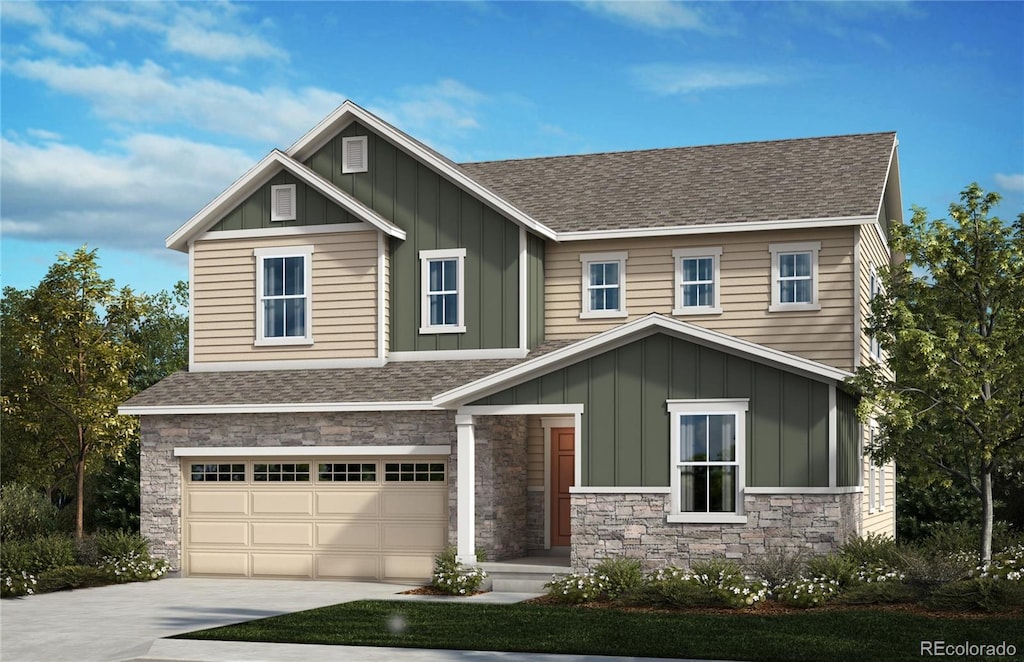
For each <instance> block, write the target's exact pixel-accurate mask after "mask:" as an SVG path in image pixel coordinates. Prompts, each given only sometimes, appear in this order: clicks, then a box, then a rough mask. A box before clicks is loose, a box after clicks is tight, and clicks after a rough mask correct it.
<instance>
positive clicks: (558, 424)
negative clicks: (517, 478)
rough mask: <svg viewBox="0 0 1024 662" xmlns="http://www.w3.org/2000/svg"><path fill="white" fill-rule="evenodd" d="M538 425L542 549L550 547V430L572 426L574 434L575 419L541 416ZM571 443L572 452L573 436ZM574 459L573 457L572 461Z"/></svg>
mask: <svg viewBox="0 0 1024 662" xmlns="http://www.w3.org/2000/svg"><path fill="white" fill-rule="evenodd" d="M540 427H541V430H542V432H541V434H542V435H543V439H544V486H543V487H542V488H541V489H542V490H543V491H544V549H551V445H552V444H551V431H552V430H553V429H554V428H573V435H575V434H576V431H575V427H576V419H575V418H567V417H564V416H542V417H541V419H540ZM572 443H573V453H575V452H576V451H577V450H579V443H578V442H577V441H576V440H575V438H574V439H573V442H572ZM575 460H576V458H575V457H574V458H573V462H574V463H575ZM574 473H575V472H574ZM573 487H576V486H575V485H574V486H573ZM573 487H570V488H569V492H570V493H572V490H573ZM527 491H529V488H527Z"/></svg>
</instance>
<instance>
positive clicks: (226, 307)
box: [192, 232, 377, 363]
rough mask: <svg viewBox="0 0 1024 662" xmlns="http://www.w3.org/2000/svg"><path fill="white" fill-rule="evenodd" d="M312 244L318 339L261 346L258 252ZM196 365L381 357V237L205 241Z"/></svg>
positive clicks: (198, 255) (198, 248)
mask: <svg viewBox="0 0 1024 662" xmlns="http://www.w3.org/2000/svg"><path fill="white" fill-rule="evenodd" d="M307 245H313V247H314V248H313V265H312V273H313V284H312V302H313V303H312V306H313V340H314V344H313V345H309V346H305V345H299V346H285V347H255V346H254V345H253V342H254V341H255V339H256V258H255V257H254V255H253V251H254V250H255V249H258V248H272V247H283V246H307ZM194 269H195V272H194V281H195V282H194V285H193V288H194V290H195V294H194V306H193V311H192V315H193V320H194V329H195V333H194V341H193V342H194V353H195V361H196V363H205V362H232V361H268V360H311V359H346V358H371V357H374V356H376V355H377V233H376V232H345V233H338V234H336V235H329V234H328V235H306V236H297V237H267V238H253V239H231V240H210V241H200V242H196V244H195V255H194Z"/></svg>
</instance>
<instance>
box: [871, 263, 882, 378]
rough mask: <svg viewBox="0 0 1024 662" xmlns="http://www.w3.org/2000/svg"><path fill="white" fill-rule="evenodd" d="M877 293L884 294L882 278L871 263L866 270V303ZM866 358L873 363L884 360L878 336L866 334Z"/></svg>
mask: <svg viewBox="0 0 1024 662" xmlns="http://www.w3.org/2000/svg"><path fill="white" fill-rule="evenodd" d="M879 295H882V296H885V289H884V288H883V287H882V279H881V278H880V277H879V276H878V270H877V269H876V268H875V266H874V265H871V269H870V271H869V272H868V305H869V306H870V305H871V302H872V301H874V299H875V297H876V296H879ZM868 358H870V359H871V360H872V361H874V362H875V363H884V362H885V358H884V352H883V351H882V344H881V343H880V342H878V336H875V335H869V336H868Z"/></svg>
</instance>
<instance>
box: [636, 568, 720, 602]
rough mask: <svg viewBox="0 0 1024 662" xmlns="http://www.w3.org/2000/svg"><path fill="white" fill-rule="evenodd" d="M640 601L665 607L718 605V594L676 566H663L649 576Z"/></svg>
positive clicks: (639, 596)
mask: <svg viewBox="0 0 1024 662" xmlns="http://www.w3.org/2000/svg"><path fill="white" fill-rule="evenodd" d="M637 597H638V601H639V602H644V603H647V604H653V605H659V606H664V607H717V606H721V602H720V600H719V598H718V596H717V595H716V594H714V593H712V592H711V591H709V590H708V587H707V586H705V585H704V584H702V583H700V582H699V581H698V580H696V579H695V578H694V576H693V575H692V574H691V573H689V572H686V571H685V570H681V569H679V568H675V567H671V566H670V567H668V568H662V569H661V570H658V571H656V572H653V573H651V574H649V575H648V576H647V581H646V582H645V584H644V586H643V588H642V589H641V590H640V592H639V594H638V596H637Z"/></svg>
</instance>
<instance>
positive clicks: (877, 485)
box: [868, 425, 885, 514]
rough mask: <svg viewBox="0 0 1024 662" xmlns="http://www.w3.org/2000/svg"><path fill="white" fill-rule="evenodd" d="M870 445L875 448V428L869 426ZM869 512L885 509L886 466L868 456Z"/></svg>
mask: <svg viewBox="0 0 1024 662" xmlns="http://www.w3.org/2000/svg"><path fill="white" fill-rule="evenodd" d="M868 447H869V448H872V449H873V448H875V428H874V426H873V425H872V427H869V428H868ZM868 462H870V466H869V468H868V514H871V513H874V512H876V511H879V510H885V467H884V466H881V467H880V466H878V465H877V464H875V463H874V461H873V460H871V459H870V458H868Z"/></svg>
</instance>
